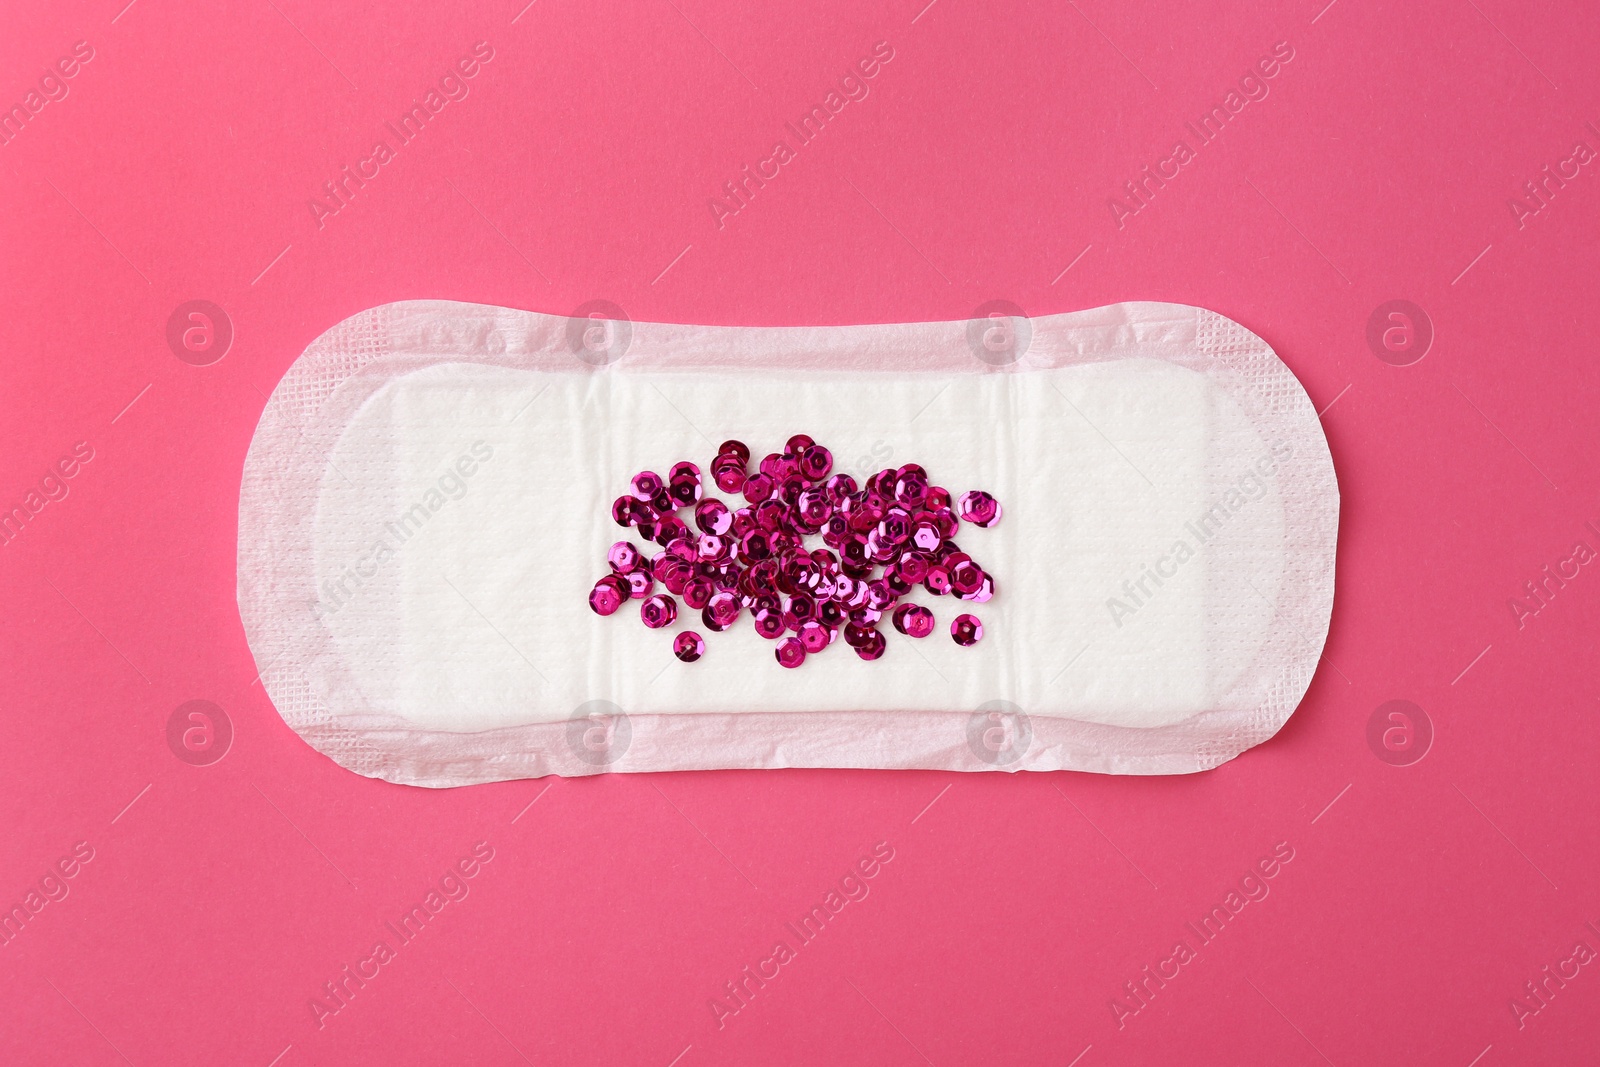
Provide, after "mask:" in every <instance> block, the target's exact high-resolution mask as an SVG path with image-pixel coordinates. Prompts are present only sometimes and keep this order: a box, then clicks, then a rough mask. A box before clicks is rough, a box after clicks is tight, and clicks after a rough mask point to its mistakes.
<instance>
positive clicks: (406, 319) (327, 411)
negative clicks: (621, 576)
mask: <svg viewBox="0 0 1600 1067" xmlns="http://www.w3.org/2000/svg"><path fill="white" fill-rule="evenodd" d="M571 322H572V320H570V319H568V318H566V317H562V316H553V315H543V314H538V313H535V312H527V311H517V310H514V309H510V308H499V307H490V306H486V305H480V304H465V303H457V302H454V301H431V300H428V301H423V300H419V301H405V302H401V303H394V304H385V305H382V306H380V307H376V308H372V309H371V310H368V311H364V312H361V313H360V314H357V315H354V316H352V317H351V318H348V319H346V320H345V321H343V322H341V323H339V324H338V325H337V326H335V327H333V328H332V329H330V330H328V331H327V332H326V333H324V334H323V335H322V336H321V337H319V338H317V340H316V341H314V342H313V343H312V344H311V345H310V347H308V348H307V349H306V351H305V352H304V353H303V354H302V355H301V356H300V358H299V359H297V360H296V361H295V362H294V364H293V365H292V366H291V367H290V368H289V371H288V373H287V374H285V375H284V378H283V380H282V381H281V382H279V383H278V387H277V388H276V389H274V390H273V393H272V396H271V398H270V399H269V400H268V402H267V405H266V408H265V410H264V411H263V412H262V416H261V421H260V424H259V425H258V426H257V428H256V433H255V436H254V438H253V439H252V441H251V444H250V449H249V453H248V455H247V457H246V459H245V465H244V473H243V479H242V483H241V486H240V496H239V556H238V559H239V573H238V595H239V613H240V616H241V619H242V621H243V624H244V629H245V635H246V638H247V640H248V642H249V645H250V649H251V652H252V654H253V655H254V657H255V661H256V665H257V667H259V668H260V670H261V676H260V677H261V682H262V684H263V686H264V687H265V689H266V691H267V693H268V695H269V696H270V697H271V698H272V701H273V703H274V704H275V705H276V707H277V709H278V712H279V714H280V715H281V716H282V717H283V719H284V721H285V722H286V723H288V725H289V726H290V727H291V728H292V729H293V730H294V731H295V732H296V733H298V734H299V735H300V736H301V737H303V738H304V739H305V740H306V741H307V742H308V743H309V744H310V745H311V746H312V747H313V748H315V749H317V750H318V751H319V752H322V753H323V754H324V755H326V756H328V757H329V758H330V759H332V760H334V761H335V762H337V763H338V764H340V765H341V766H343V767H346V768H348V769H350V770H352V771H355V772H357V773H358V774H363V775H367V776H369V777H374V778H382V779H386V780H388V781H391V782H397V783H401V784H408V785H419V786H432V787H447V786H457V785H468V784H473V783H478V782H496V781H506V780H510V779H516V778H536V777H540V776H543V775H547V774H559V775H567V776H576V775H587V774H595V773H602V772H607V771H627V772H638V771H681V770H711V769H735V768H746V769H748V768H768V767H873V768H904V769H913V768H915V769H942V770H956V771H988V770H1005V771H1018V770H1034V771H1054V770H1078V771H1095V772H1100V773H1107V774H1181V773H1189V772H1194V771H1201V770H1208V769H1210V768H1212V767H1215V766H1217V765H1218V764H1221V763H1223V762H1225V761H1227V760H1229V759H1232V758H1233V757H1234V756H1236V755H1238V754H1239V753H1240V752H1242V751H1244V750H1245V749H1247V748H1250V747H1252V746H1254V745H1258V744H1260V743H1261V742H1263V741H1265V740H1267V739H1268V738H1270V737H1271V736H1272V735H1273V734H1275V733H1276V732H1277V731H1278V730H1279V728H1281V727H1282V726H1283V724H1284V723H1285V722H1286V721H1287V720H1288V718H1289V716H1290V715H1291V714H1292V713H1293V711H1294V709H1295V707H1296V706H1297V705H1298V704H1299V702H1300V699H1301V698H1302V697H1303V696H1304V695H1305V692H1306V689H1307V687H1308V686H1309V685H1310V684H1311V678H1312V675H1313V673H1314V672H1315V670H1316V666H1317V663H1318V660H1319V659H1320V657H1321V654H1322V648H1323V644H1324V642H1325V640H1326V638H1327V632H1328V623H1329V619H1330V616H1331V614H1332V609H1333V585H1334V582H1333V579H1334V554H1335V546H1336V541H1337V531H1338V511H1339V499H1338V485H1337V481H1336V478H1335V475H1334V469H1333V460H1332V456H1331V455H1330V453H1329V451H1328V444H1327V439H1326V438H1325V437H1324V435H1323V433H1322V426H1321V422H1320V420H1319V419H1318V418H1317V414H1316V411H1315V409H1314V408H1313V406H1312V404H1311V400H1310V398H1309V397H1308V396H1307V395H1306V393H1305V390H1304V389H1303V388H1302V387H1301V386H1300V383H1299V382H1298V381H1297V380H1296V379H1295V377H1294V375H1293V373H1292V372H1291V371H1290V370H1289V368H1288V367H1286V366H1285V365H1284V364H1283V362H1282V361H1280V360H1279V359H1278V357H1277V355H1276V354H1275V353H1274V352H1273V351H1272V349H1271V348H1270V347H1269V346H1268V345H1267V344H1266V342H1265V341H1263V340H1262V339H1261V338H1259V337H1257V336H1256V335H1255V334H1253V333H1251V332H1250V331H1248V330H1246V329H1245V328H1244V327H1242V326H1240V325H1239V324H1238V323H1236V322H1234V321H1232V320H1231V319H1228V318H1225V317H1223V316H1221V315H1218V314H1216V313H1215V312H1211V311H1207V310H1205V309H1202V308H1196V307H1190V306H1188V305H1183V304H1166V303H1126V304H1114V305H1110V306H1107V307H1102V308H1096V309H1094V310H1090V311H1081V312H1073V313H1070V314H1063V315H1050V316H1043V317H1039V318H1034V319H1031V320H1030V324H1031V327H1032V331H1033V333H1032V340H1031V344H1030V346H1029V348H1028V350H1027V352H1026V354H1025V355H1024V357H1023V358H1022V359H1021V360H1020V361H1018V362H1016V363H1013V364H1011V365H1008V366H999V367H990V366H985V365H984V364H982V363H980V362H979V361H978V360H976V359H973V358H972V356H971V355H970V354H969V351H968V349H967V346H966V340H965V333H966V327H967V324H966V323H965V322H938V323H907V324H893V325H882V326H841V327H775V328H769V327H704V326H679V325H668V324H658V323H633V324H632V343H631V347H630V348H629V349H628V352H627V354H626V355H625V356H624V362H626V363H629V364H634V365H646V366H649V365H653V366H656V367H668V366H670V367H672V368H674V369H685V368H690V369H692V368H693V367H695V366H722V367H726V366H730V365H740V364H742V365H750V364H751V363H753V362H754V363H759V362H760V360H759V359H756V360H752V358H751V357H750V356H748V355H746V354H743V352H742V350H743V349H745V348H746V347H756V348H757V349H758V350H766V351H770V350H771V349H772V346H773V345H774V343H775V342H776V343H779V344H781V346H782V347H781V349H780V350H784V351H789V352H792V353H793V354H794V355H793V359H792V362H791V365H808V364H811V365H817V366H829V365H836V364H830V363H829V361H830V360H837V359H839V358H841V357H844V358H849V357H850V356H851V355H854V356H855V357H856V358H859V357H860V353H861V349H862V345H863V342H864V341H865V340H867V339H868V338H870V340H871V343H872V349H873V354H874V357H875V359H877V358H878V357H880V356H881V357H882V358H883V359H886V360H888V362H885V363H879V364H878V365H877V366H878V368H879V369H896V368H903V369H905V370H907V371H912V370H916V371H927V370H941V371H945V372H948V373H952V374H954V373H971V374H982V373H1026V372H1027V371H1029V370H1036V369H1041V368H1049V367H1059V366H1065V365H1068V364H1071V363H1074V362H1084V361H1095V360H1104V359H1120V358H1129V357H1134V356H1145V357H1153V358H1157V359H1164V360H1169V361H1172V362H1176V363H1179V364H1181V365H1183V366H1186V367H1188V368H1190V369H1192V370H1195V371H1198V372H1200V373H1203V374H1206V375H1207V376H1209V377H1210V378H1211V379H1212V380H1213V381H1214V382H1215V383H1217V384H1218V385H1220V386H1221V387H1222V388H1224V389H1225V390H1226V391H1227V392H1228V393H1229V394H1230V395H1231V396H1232V397H1233V398H1234V399H1235V400H1236V401H1237V402H1238V403H1239V404H1240V405H1241V407H1243V409H1244V410H1245V411H1246V412H1247V413H1248V414H1249V415H1250V417H1251V418H1252V419H1253V420H1254V422H1255V424H1256V427H1257V429H1258V431H1259V432H1260V434H1261V435H1262V437H1263V439H1265V440H1268V441H1274V442H1276V441H1284V442H1287V443H1288V444H1290V445H1291V446H1292V448H1293V452H1292V456H1291V458H1290V459H1289V460H1288V461H1287V462H1286V463H1285V464H1284V466H1283V470H1282V473H1281V475H1280V478H1279V487H1280V493H1281V495H1282V498H1283V503H1284V509H1285V515H1286V524H1285V525H1286V537H1287V543H1286V552H1285V572H1284V579H1283V581H1284V584H1283V588H1282V593H1281V595H1280V596H1279V599H1278V608H1277V613H1276V615H1275V616H1274V618H1273V620H1272V624H1271V625H1270V626H1269V628H1268V632H1267V637H1266V642H1265V644H1264V645H1263V648H1262V649H1261V651H1260V653H1259V654H1258V657H1257V661H1256V664H1254V665H1252V666H1251V667H1250V668H1248V669H1246V670H1245V671H1244V672H1242V674H1241V675H1240V677H1239V679H1238V681H1237V682H1236V683H1235V684H1234V685H1233V686H1232V687H1231V688H1230V689H1229V690H1228V691H1227V692H1226V693H1224V694H1223V695H1222V696H1221V697H1220V698H1219V700H1218V702H1217V706H1216V707H1213V708H1211V709H1208V710H1206V711H1202V712H1200V713H1197V714H1196V715H1194V716H1192V717H1191V718H1189V719H1186V720H1184V721H1183V722H1180V723H1176V724H1172V725H1168V726H1160V727H1151V728H1129V727H1117V726H1105V725H1097V724H1092V723H1085V722H1080V721H1077V720H1074V719H1065V718H1058V717H1046V716H1040V715H1036V716H1032V717H1031V718H1030V717H1027V716H1025V715H1024V716H1023V717H1022V719H1021V720H1013V721H1012V723H1011V726H1012V728H1013V732H1014V736H1016V737H1017V738H1018V739H1019V740H1020V739H1021V738H1023V737H1026V746H1025V748H1024V747H1023V746H1021V745H1015V746H1013V747H1012V748H1010V749H1007V750H1003V751H1002V752H1001V753H998V754H996V753H994V752H992V751H990V750H989V749H986V748H983V747H982V746H980V745H978V744H977V743H975V741H974V740H973V739H974V737H975V736H976V734H977V732H979V731H981V730H982V729H984V728H985V726H986V725H988V724H989V721H990V720H989V719H988V717H987V716H986V715H985V714H984V713H982V712H979V711H978V710H977V709H974V710H973V711H972V712H948V711H943V712H896V713H872V712H859V711H855V712H782V713H762V712H745V713H740V714H696V715H683V714H679V715H635V716H631V717H628V718H627V720H626V724H625V725H621V726H619V727H618V728H616V729H615V731H614V733H613V734H612V735H611V736H612V744H611V747H610V748H609V749H602V750H601V751H600V752H599V753H596V752H594V751H591V750H589V749H587V748H585V747H584V746H582V745H581V744H579V743H578V739H579V737H580V735H581V734H582V733H583V731H584V729H585V728H587V727H588V726H589V723H588V721H587V720H579V721H578V722H570V721H562V722H553V723H540V724H532V725H525V726H519V727H511V728H504V729H495V730H486V731H481V732H475V733H451V732H446V731H440V730H427V729H418V728H417V727H415V726H414V725H412V724H410V723H409V722H408V721H406V720H403V719H401V718H399V717H398V716H396V715H394V714H393V713H390V712H387V711H384V710H383V709H379V708H372V707H367V706H366V704H365V702H364V700H363V698H362V696H361V694H360V690H359V689H358V688H357V687H356V686H355V685H354V684H353V683H352V682H351V681H350V679H349V677H348V675H347V673H346V671H345V670H344V668H343V665H342V664H341V663H340V662H339V658H338V653H337V651H336V649H335V648H334V645H333V643H332V640H331V638H330V636H329V635H328V634H327V632H326V631H325V630H323V629H321V628H320V627H318V628H312V629H308V628H306V627H305V626H303V625H301V626H299V627H293V626H291V625H289V624H288V622H287V621H286V620H291V619H294V620H304V619H308V618H310V617H311V613H310V610H309V607H310V605H311V604H313V603H314V602H315V601H316V596H317V594H316V590H315V588H314V587H313V584H312V583H313V574H314V570H313V567H312V560H311V544H312V538H311V528H312V521H313V519H314V517H315V507H314V503H313V505H308V503H307V502H315V501H316V499H317V495H318V494H317V491H316V484H315V483H316V482H318V481H319V480H320V478H321V476H322V471H323V466H324V457H325V456H326V455H327V454H328V452H329V450H330V448H331V446H332V444H333V442H334V440H335V438H336V435H337V433H338V431H339V429H340V424H337V423H336V420H333V419H331V418H330V415H331V414H332V412H333V411H334V410H335V409H338V410H341V411H349V410H350V407H349V404H350V403H351V395H350V394H351V392H352V390H354V391H355V393H356V394H357V395H367V394H370V391H371V390H373V389H376V388H377V387H379V386H381V384H382V383H383V382H384V381H386V380H387V379H388V378H389V377H392V376H393V375H394V374H396V373H402V372H409V371H413V370H417V369H420V368H422V367H426V366H430V365H433V364H436V363H443V362H476V363H483V364H490V365H495V366H511V367H524V368H536V369H550V368H553V367H557V366H559V367H560V368H561V369H563V370H573V369H575V368H576V369H580V370H582V369H584V368H586V367H588V365H587V364H585V363H583V362H580V361H579V360H578V359H577V357H576V356H575V355H574V353H573V349H572V348H571V347H569V346H570V341H569V337H570V335H571V334H570V330H569V327H570V325H571ZM758 334H759V335H760V345H758V346H747V345H746V344H741V343H740V341H741V339H743V340H744V341H746V342H748V341H750V340H753V339H754V338H755V335H758ZM690 353H692V355H690ZM588 369H589V370H590V371H592V372H593V373H606V372H607V371H608V370H609V368H607V367H603V366H602V367H592V368H588ZM341 387H343V388H341ZM1268 664H1286V666H1282V667H1277V668H1274V667H1269V666H1267V665H1268ZM580 724H581V725H580Z"/></svg>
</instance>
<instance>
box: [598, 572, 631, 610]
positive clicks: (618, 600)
mask: <svg viewBox="0 0 1600 1067" xmlns="http://www.w3.org/2000/svg"><path fill="white" fill-rule="evenodd" d="M627 599H628V594H627V592H626V591H625V590H624V586H623V583H622V581H621V579H619V578H617V577H616V576H615V575H607V576H606V577H604V578H602V579H600V580H599V581H598V582H595V583H594V588H593V589H592V590H590V592H589V607H590V608H591V609H592V610H593V611H594V613H595V614H596V615H613V614H615V613H616V610H617V609H618V608H620V607H622V602H623V601H624V600H627Z"/></svg>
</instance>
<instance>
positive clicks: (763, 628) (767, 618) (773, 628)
mask: <svg viewBox="0 0 1600 1067" xmlns="http://www.w3.org/2000/svg"><path fill="white" fill-rule="evenodd" d="M754 622H755V627H756V633H758V634H760V635H761V636H762V637H765V638H766V639H767V640H768V641H776V640H777V639H778V638H780V637H782V636H783V631H784V630H785V629H787V627H785V626H784V624H783V612H781V611H773V610H771V609H765V608H764V609H762V610H761V611H758V612H756V613H755V617H754Z"/></svg>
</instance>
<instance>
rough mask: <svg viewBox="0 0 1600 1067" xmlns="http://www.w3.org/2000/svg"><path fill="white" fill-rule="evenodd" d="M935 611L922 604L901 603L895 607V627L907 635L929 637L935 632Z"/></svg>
mask: <svg viewBox="0 0 1600 1067" xmlns="http://www.w3.org/2000/svg"><path fill="white" fill-rule="evenodd" d="M933 623H934V619H933V612H931V611H929V610H928V609H927V608H925V607H923V606H922V605H921V604H901V605H900V606H899V607H897V608H895V609H894V628H895V629H896V630H899V631H900V632H901V633H903V634H905V635H906V636H907V637H919V638H920V637H927V636H928V635H929V634H931V633H933Z"/></svg>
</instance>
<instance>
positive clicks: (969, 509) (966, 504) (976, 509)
mask: <svg viewBox="0 0 1600 1067" xmlns="http://www.w3.org/2000/svg"><path fill="white" fill-rule="evenodd" d="M960 506H961V517H962V518H963V519H965V520H967V521H968V522H970V523H972V525H974V526H982V527H985V528H987V527H990V526H993V525H994V524H995V523H997V522H999V521H1000V501H998V500H996V499H995V498H994V497H992V496H990V495H989V494H988V493H984V492H980V491H979V490H977V489H974V490H972V492H970V493H962V494H961V504H960Z"/></svg>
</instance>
